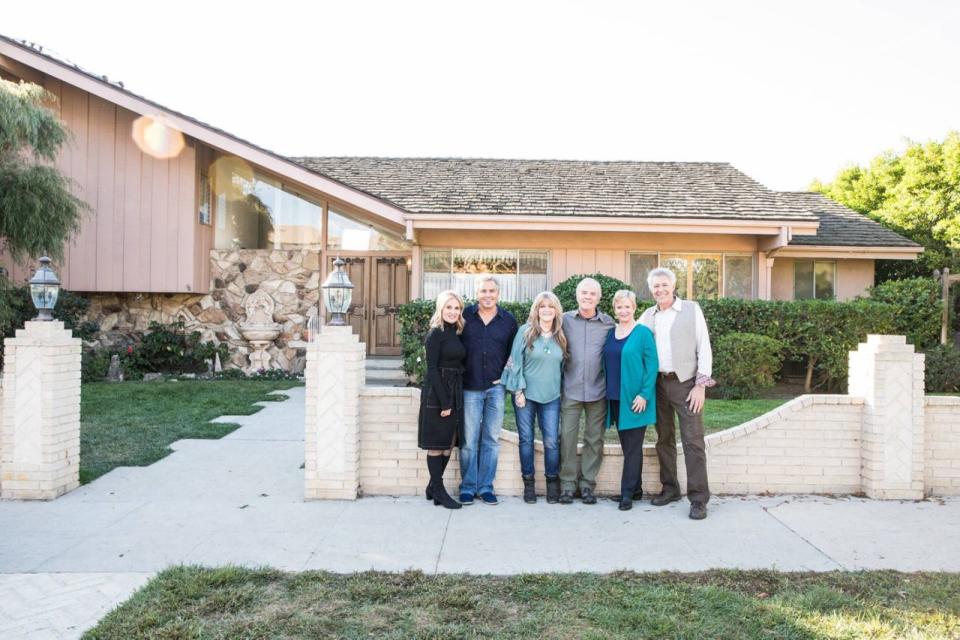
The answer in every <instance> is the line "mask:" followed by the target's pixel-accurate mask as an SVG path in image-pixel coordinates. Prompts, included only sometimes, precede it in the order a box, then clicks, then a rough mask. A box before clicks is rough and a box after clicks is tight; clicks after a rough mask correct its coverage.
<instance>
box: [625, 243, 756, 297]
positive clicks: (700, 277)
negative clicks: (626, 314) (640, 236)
mask: <svg viewBox="0 0 960 640" xmlns="http://www.w3.org/2000/svg"><path fill="white" fill-rule="evenodd" d="M629 259H630V285H631V286H632V287H633V289H634V291H635V292H636V293H637V297H639V298H645V297H646V298H648V299H649V298H650V297H652V295H651V294H650V293H649V287H647V274H649V273H650V271H651V270H652V269H654V268H655V267H657V266H658V264H659V266H661V267H665V268H667V269H670V270H671V271H673V273H674V274H676V276H677V288H676V291H677V295H679V296H680V297H681V298H686V299H690V300H701V299H713V300H715V299H717V298H719V297H721V296H723V297H727V298H743V299H750V298H753V297H754V287H753V279H754V275H753V256H752V255H746V254H744V255H737V254H717V255H702V254H687V253H664V254H660V255H658V254H655V253H631V254H630V258H629Z"/></svg>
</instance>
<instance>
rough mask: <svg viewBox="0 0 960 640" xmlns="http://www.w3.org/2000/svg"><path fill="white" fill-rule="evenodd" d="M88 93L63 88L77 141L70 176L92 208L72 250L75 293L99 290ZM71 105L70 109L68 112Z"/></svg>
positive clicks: (95, 176) (94, 167) (69, 122)
mask: <svg viewBox="0 0 960 640" xmlns="http://www.w3.org/2000/svg"><path fill="white" fill-rule="evenodd" d="M89 98H90V96H89V94H87V93H86V92H83V91H80V90H79V89H76V88H74V87H71V86H69V85H64V87H63V105H64V107H63V108H64V115H65V116H68V117H69V118H70V119H69V120H67V121H66V123H67V126H68V127H69V128H70V130H71V132H72V133H73V137H74V140H75V142H76V144H75V146H74V148H73V149H72V152H71V154H70V166H71V169H70V174H71V177H72V178H73V180H74V182H75V184H76V189H77V191H76V195H77V197H79V198H80V199H81V200H83V201H84V202H86V203H87V204H88V205H89V206H90V210H89V211H88V212H87V213H86V215H85V216H84V218H83V222H82V224H81V225H80V231H79V232H78V233H77V234H76V235H75V236H74V243H73V246H72V247H71V248H70V262H69V264H68V270H69V272H70V286H71V287H72V288H73V289H74V290H76V291H95V290H96V287H97V225H98V223H99V218H98V213H97V206H98V204H97V188H96V185H97V180H98V171H97V163H98V161H99V158H98V156H97V154H96V152H95V151H96V150H95V147H93V148H92V146H91V137H90V128H89V125H90V121H89ZM68 105H69V107H70V108H69V110H68V109H67V107H68Z"/></svg>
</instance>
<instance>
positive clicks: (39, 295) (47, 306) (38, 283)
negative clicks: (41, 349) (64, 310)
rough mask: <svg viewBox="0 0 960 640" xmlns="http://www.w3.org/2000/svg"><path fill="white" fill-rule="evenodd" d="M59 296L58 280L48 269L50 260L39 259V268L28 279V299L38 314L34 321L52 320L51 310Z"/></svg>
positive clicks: (45, 258)
mask: <svg viewBox="0 0 960 640" xmlns="http://www.w3.org/2000/svg"><path fill="white" fill-rule="evenodd" d="M58 295H60V280H58V279H57V274H55V273H54V272H53V269H51V268H50V258H47V257H46V256H44V257H43V258H40V268H39V269H37V272H36V273H35V274H33V277H32V278H30V297H31V298H33V306H35V307H36V308H37V311H39V312H40V314H39V315H38V316H37V317H36V318H34V320H40V321H43V322H47V321H50V320H53V308H54V307H55V306H56V305H57V296H58Z"/></svg>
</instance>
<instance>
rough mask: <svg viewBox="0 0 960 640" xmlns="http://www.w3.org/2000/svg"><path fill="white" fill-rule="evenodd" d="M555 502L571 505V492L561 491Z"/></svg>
mask: <svg viewBox="0 0 960 640" xmlns="http://www.w3.org/2000/svg"><path fill="white" fill-rule="evenodd" d="M557 502H559V503H560V504H573V491H561V492H560V497H559V498H557Z"/></svg>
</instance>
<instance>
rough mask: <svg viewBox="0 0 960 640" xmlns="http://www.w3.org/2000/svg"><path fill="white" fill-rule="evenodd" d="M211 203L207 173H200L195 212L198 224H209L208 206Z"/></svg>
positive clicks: (209, 206)
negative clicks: (198, 199) (197, 202)
mask: <svg viewBox="0 0 960 640" xmlns="http://www.w3.org/2000/svg"><path fill="white" fill-rule="evenodd" d="M212 205H213V202H212V200H211V194H210V178H208V177H207V174H205V173H201V174H200V206H199V207H198V212H197V221H198V222H199V223H200V224H210V208H211V206H212Z"/></svg>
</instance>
